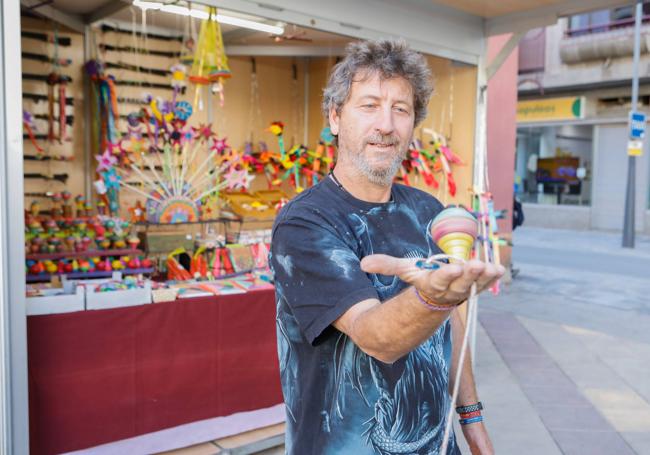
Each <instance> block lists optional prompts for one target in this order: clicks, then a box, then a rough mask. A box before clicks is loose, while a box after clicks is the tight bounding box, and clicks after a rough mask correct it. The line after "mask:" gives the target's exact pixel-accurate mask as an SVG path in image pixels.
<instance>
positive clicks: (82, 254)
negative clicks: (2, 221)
mask: <svg viewBox="0 0 650 455" xmlns="http://www.w3.org/2000/svg"><path fill="white" fill-rule="evenodd" d="M137 255H144V252H143V251H142V250H137V249H136V250H133V249H123V250H87V251H69V252H61V253H36V254H27V255H25V259H32V260H34V261H44V260H47V259H50V260H55V259H66V258H88V257H95V256H99V257H105V256H137Z"/></svg>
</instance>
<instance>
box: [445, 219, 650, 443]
mask: <svg viewBox="0 0 650 455" xmlns="http://www.w3.org/2000/svg"><path fill="white" fill-rule="evenodd" d="M513 242H514V249H513V261H514V268H515V269H518V274H517V275H516V277H515V278H514V280H513V281H512V283H511V284H509V285H506V286H504V287H503V289H502V292H501V293H500V295H498V296H492V295H489V294H488V295H481V297H480V301H479V327H478V328H477V337H476V355H475V374H476V378H477V384H478V389H479V395H480V398H481V400H482V401H483V403H484V404H485V408H486V409H485V410H484V412H483V414H484V416H485V421H486V425H487V426H488V429H489V431H490V435H491V437H492V440H493V443H494V446H495V450H496V453H497V454H500V455H508V454H513V455H514V454H522V453H526V455H536V454H539V455H554V454H571V455H573V454H576V455H578V454H580V455H601V454H602V455H619V454H639V455H641V454H643V455H650V238H649V237H643V236H641V237H639V236H637V237H636V245H635V248H634V249H624V248H622V247H621V246H620V245H621V235H620V234H616V233H603V232H594V231H565V230H551V229H540V228H526V227H522V228H519V229H517V230H516V231H515V232H514V235H513ZM457 434H459V432H457ZM459 439H460V440H462V437H459ZM464 453H465V452H464ZM467 453H468V452H467Z"/></svg>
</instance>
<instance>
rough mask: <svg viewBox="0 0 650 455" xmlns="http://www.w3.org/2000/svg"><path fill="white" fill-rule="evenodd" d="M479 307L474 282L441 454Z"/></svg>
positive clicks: (443, 449)
mask: <svg viewBox="0 0 650 455" xmlns="http://www.w3.org/2000/svg"><path fill="white" fill-rule="evenodd" d="M477 307H478V294H477V292H476V283H474V284H472V289H471V291H470V296H469V300H468V302H467V326H466V327H465V334H464V335H463V343H462V344H461V348H460V355H459V356H458V363H457V365H456V377H455V378H454V390H453V392H452V394H451V403H450V405H449V412H448V413H447V422H446V423H445V434H444V436H443V439H442V447H441V449H440V455H445V454H446V453H447V446H448V444H449V435H450V433H451V427H452V419H453V418H454V408H455V407H456V404H455V403H456V399H457V398H458V391H459V390H460V376H461V373H462V371H463V362H464V361H465V353H466V352H467V341H468V339H469V334H470V332H471V330H470V325H473V324H474V321H475V320H476V318H475V317H474V313H476V308H477Z"/></svg>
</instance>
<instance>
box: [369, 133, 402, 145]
mask: <svg viewBox="0 0 650 455" xmlns="http://www.w3.org/2000/svg"><path fill="white" fill-rule="evenodd" d="M368 144H382V145H397V144H399V139H398V138H397V137H395V136H393V135H387V136H383V135H380V134H378V135H375V136H370V137H367V138H366V139H365V140H364V141H363V145H368Z"/></svg>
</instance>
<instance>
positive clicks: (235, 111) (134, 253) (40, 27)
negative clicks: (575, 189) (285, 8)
mask: <svg viewBox="0 0 650 455" xmlns="http://www.w3.org/2000/svg"><path fill="white" fill-rule="evenodd" d="M173 6H174V8H175V9H174V8H170V7H165V5H156V4H151V3H146V2H134V4H133V5H132V6H131V7H130V8H128V9H123V10H121V11H117V12H115V13H114V14H113V15H111V16H109V17H107V18H104V19H103V20H101V21H99V22H96V23H93V24H91V25H90V26H89V27H88V28H87V29H86V30H85V33H84V34H83V35H80V34H78V33H75V32H74V30H70V29H68V28H66V27H65V26H63V25H60V24H58V23H56V22H52V21H49V20H46V19H43V18H41V17H38V16H37V15H34V14H33V13H32V12H31V11H30V10H29V9H24V10H23V16H22V32H21V33H22V41H23V43H22V44H23V49H24V51H25V52H24V53H23V87H24V94H25V95H26V96H25V97H24V100H23V130H24V140H25V157H26V158H28V157H29V158H28V159H29V161H28V162H27V161H26V163H25V166H26V169H27V167H29V169H28V170H29V172H26V173H25V207H27V210H26V211H25V217H24V220H25V273H26V283H27V284H26V286H27V293H26V295H27V298H26V305H27V306H26V310H27V314H28V315H29V317H28V319H27V340H28V352H29V358H28V366H29V396H30V401H29V405H30V407H29V409H30V447H31V450H32V452H33V453H60V452H67V451H73V450H77V449H83V448H87V447H93V446H98V445H101V444H107V443H111V442H114V441H120V440H125V439H128V438H132V437H136V436H138V435H144V434H149V433H153V432H157V431H160V430H164V429H167V428H172V427H176V426H179V425H183V424H190V423H192V422H200V421H205V420H206V419H210V418H215V417H227V416H231V415H236V414H238V413H242V412H243V413H246V412H252V413H253V414H251V418H250V422H249V425H248V426H245V427H239V428H238V427H234V428H232V429H230V432H231V433H232V432H234V433H236V432H241V431H244V430H248V429H250V428H251V426H252V428H254V427H255V426H264V425H269V424H271V423H276V422H277V421H281V420H282V414H283V410H282V408H281V407H279V408H278V407H277V405H280V404H281V403H282V395H281V390H280V386H279V377H278V371H277V370H278V365H277V355H276V347H275V346H276V342H275V318H274V311H275V304H274V293H273V285H272V277H271V275H270V273H269V270H268V263H267V255H268V251H269V246H270V245H269V242H270V228H271V225H272V222H273V219H274V217H275V215H276V213H277V212H278V211H279V210H281V209H282V207H283V205H284V204H286V202H287V201H288V200H290V199H291V198H292V197H294V196H295V195H296V194H299V193H300V192H302V191H304V190H305V189H307V188H309V187H311V186H312V185H315V184H317V183H318V182H319V181H320V180H321V179H323V178H324V177H326V176H327V175H328V173H329V171H330V170H331V169H332V168H333V167H334V166H335V161H336V150H335V147H334V145H333V139H334V138H333V136H332V135H331V133H330V132H329V130H328V128H326V127H325V123H324V120H323V118H322V116H321V114H320V92H321V90H322V87H323V86H324V83H325V80H326V77H327V74H328V72H329V70H330V68H331V67H332V66H333V65H334V64H335V63H336V57H337V55H339V54H340V53H341V52H342V49H343V48H344V46H345V44H346V43H347V42H348V41H349V40H350V38H349V37H344V36H340V35H335V34H332V33H324V32H317V31H313V30H308V29H306V28H304V27H299V26H295V25H291V24H288V23H286V22H284V23H282V24H279V25H278V24H277V23H276V22H273V21H268V20H264V19H263V18H260V17H258V16H254V17H252V16H250V15H242V14H237V13H236V12H231V11H227V10H226V11H224V10H222V9H219V10H218V9H217V8H216V7H214V6H206V7H204V6H200V5H197V4H192V5H189V4H185V3H182V2H180V3H174V5H173ZM231 15H232V17H235V18H239V20H245V21H257V22H256V23H260V24H262V25H265V26H266V27H267V29H268V30H265V31H263V32H257V33H253V32H251V33H249V34H243V33H242V31H241V29H237V28H235V27H231V28H227V27H228V26H227V25H223V24H221V20H223V17H226V18H228V17H231ZM217 18H221V19H220V20H217ZM223 21H224V22H223V23H224V24H227V23H228V19H225V20H223ZM274 27H275V28H274ZM240 41H241V42H244V41H245V42H246V44H245V45H240V44H238V43H239V42H240ZM225 43H229V44H228V45H226V44H225ZM261 43H264V44H261ZM238 46H239V47H238ZM246 47H248V48H250V50H249V51H248V52H246V51H244V49H245V48H246ZM229 48H230V49H234V50H233V52H232V53H231V55H228V54H229V52H228V49H229ZM283 49H284V50H283ZM297 49H298V50H299V49H302V55H301V54H300V52H296V50H297ZM295 54H298V55H295ZM36 55H38V56H39V57H38V58H36V57H35V56H36ZM427 58H428V60H429V63H430V65H431V67H432V69H433V71H434V75H435V81H436V94H435V96H434V97H433V100H432V102H431V105H430V114H429V116H428V117H427V119H425V121H424V122H423V123H422V126H421V127H420V128H419V129H418V130H417V132H416V135H415V136H414V138H413V142H412V144H411V146H410V149H409V152H408V155H407V158H406V159H405V160H404V162H403V165H402V168H401V169H400V172H399V175H398V177H397V181H398V182H400V183H403V184H406V185H413V186H418V187H420V188H423V189H425V190H426V191H429V192H431V193H432V194H435V195H436V196H437V197H438V198H439V199H440V200H441V201H442V202H443V203H445V204H447V203H450V202H452V201H458V202H462V203H464V204H466V205H468V206H469V205H471V203H472V197H471V193H469V192H468V191H467V189H468V188H471V180H472V166H471V164H472V154H473V151H472V150H473V149H472V145H473V139H472V134H466V133H467V132H472V131H473V130H474V123H475V109H474V106H475V104H476V99H475V95H474V87H475V86H476V68H474V67H471V66H462V65H458V64H457V63H455V62H454V61H452V60H450V59H447V58H443V57H440V56H434V55H429V56H428V57H427ZM459 132H465V134H459ZM459 188H460V191H459ZM479 196H480V197H479ZM481 197H483V196H481V195H476V198H475V199H476V201H477V202H481V200H482V199H481ZM477 210H480V208H477ZM492 251H493V250H492V249H490V252H491V253H490V254H492ZM253 334H254V336H251V335H253ZM274 406H275V408H274ZM269 408H272V409H276V411H275V417H274V418H272V419H271V420H269V419H268V417H267V418H266V420H265V419H262V418H256V417H255V416H256V415H258V414H255V412H256V411H258V410H264V409H269ZM215 431H217V432H218V429H217V430H215ZM188 433H191V431H189V432H188ZM218 434H221V433H218ZM190 440H191V439H190Z"/></svg>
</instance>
